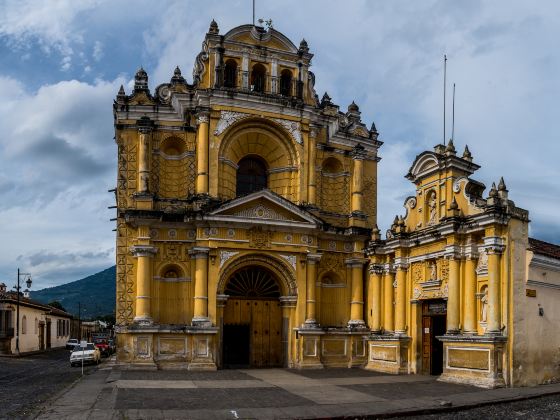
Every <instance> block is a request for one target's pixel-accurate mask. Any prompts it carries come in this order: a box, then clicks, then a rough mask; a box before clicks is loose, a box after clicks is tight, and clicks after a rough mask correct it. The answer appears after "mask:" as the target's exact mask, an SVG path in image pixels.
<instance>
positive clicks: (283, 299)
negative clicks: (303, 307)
mask: <svg viewBox="0 0 560 420" xmlns="http://www.w3.org/2000/svg"><path fill="white" fill-rule="evenodd" d="M279 300H280V306H282V307H286V308H295V307H296V304H297V296H280V298H279Z"/></svg>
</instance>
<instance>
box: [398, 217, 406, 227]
mask: <svg viewBox="0 0 560 420" xmlns="http://www.w3.org/2000/svg"><path fill="white" fill-rule="evenodd" d="M404 225H405V223H404V217H402V216H401V217H399V226H404Z"/></svg>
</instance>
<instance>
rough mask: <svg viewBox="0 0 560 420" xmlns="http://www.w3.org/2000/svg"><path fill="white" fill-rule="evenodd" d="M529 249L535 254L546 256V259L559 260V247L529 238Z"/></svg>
mask: <svg viewBox="0 0 560 420" xmlns="http://www.w3.org/2000/svg"><path fill="white" fill-rule="evenodd" d="M529 247H530V249H531V251H533V252H534V253H535V254H540V255H546V256H547V257H552V258H559V259H560V245H555V244H551V243H549V242H544V241H539V240H538V239H534V238H529Z"/></svg>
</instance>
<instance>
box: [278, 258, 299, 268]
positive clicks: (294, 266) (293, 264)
mask: <svg viewBox="0 0 560 420" xmlns="http://www.w3.org/2000/svg"><path fill="white" fill-rule="evenodd" d="M280 256H281V257H282V258H284V259H285V260H286V261H288V262H289V263H290V265H291V266H292V268H293V269H294V270H295V269H296V256H295V255H280Z"/></svg>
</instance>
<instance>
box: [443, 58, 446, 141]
mask: <svg viewBox="0 0 560 420" xmlns="http://www.w3.org/2000/svg"><path fill="white" fill-rule="evenodd" d="M446 84H447V54H444V55H443V145H444V146H445V134H446V132H445V98H446V96H445V87H446Z"/></svg>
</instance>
